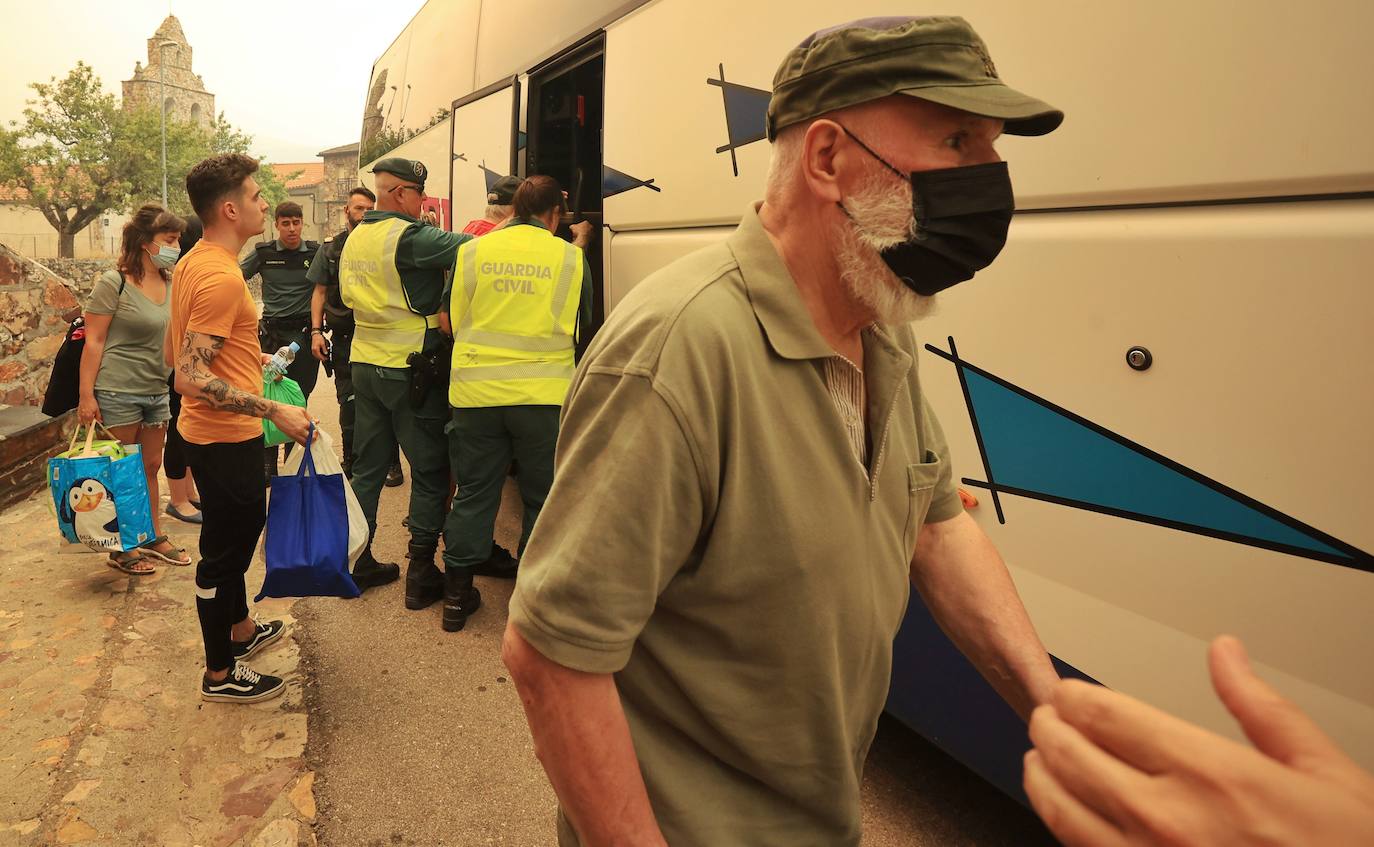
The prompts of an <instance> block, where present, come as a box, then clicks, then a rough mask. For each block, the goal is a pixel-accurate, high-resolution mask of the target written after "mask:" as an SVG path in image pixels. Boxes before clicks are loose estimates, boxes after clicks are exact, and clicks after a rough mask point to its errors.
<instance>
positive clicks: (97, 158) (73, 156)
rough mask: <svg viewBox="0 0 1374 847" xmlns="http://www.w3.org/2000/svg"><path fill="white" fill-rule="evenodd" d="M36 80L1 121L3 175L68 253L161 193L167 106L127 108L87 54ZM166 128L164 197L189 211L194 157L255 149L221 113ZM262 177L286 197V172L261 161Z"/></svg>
mask: <svg viewBox="0 0 1374 847" xmlns="http://www.w3.org/2000/svg"><path fill="white" fill-rule="evenodd" d="M30 88H32V89H33V90H34V92H35V94H36V97H35V99H33V100H30V101H29V102H28V107H27V108H26V109H25V110H24V120H23V122H22V123H18V122H11V124H10V126H9V127H8V128H5V127H0V185H6V186H9V187H11V188H17V189H21V193H22V194H24V195H27V199H28V200H29V202H31V203H32V204H33V205H34V206H35V207H36V208H37V209H38V210H39V211H40V212H42V213H43V217H44V218H46V219H47V221H48V223H49V224H51V225H52V227H53V229H55V230H57V234H58V255H60V256H64V257H71V256H72V255H73V254H74V252H75V250H74V247H75V239H76V234H77V233H78V232H80V231H81V230H83V229H85V228H86V227H87V226H88V225H89V224H90V223H91V221H93V220H95V219H96V218H98V217H100V216H101V214H103V213H104V212H106V211H108V210H110V209H128V208H131V207H134V206H137V205H140V204H142V203H145V202H150V201H152V202H160V201H161V197H162V159H161V147H162V139H161V132H162V126H161V116H160V115H159V114H158V109H157V107H156V106H130V107H128V108H123V109H121V108H120V107H119V106H118V104H117V103H116V102H115V98H114V97H113V96H112V95H109V94H105V93H103V92H102V90H101V84H100V79H99V77H97V76H96V75H95V74H94V72H93V71H92V70H91V68H90V66H89V65H87V64H85V63H84V62H77V64H76V67H75V68H73V69H72V70H71V72H70V73H68V74H67V76H66V77H65V78H64V79H61V80H58V79H56V78H53V79H52V80H50V81H49V82H47V83H32V84H30ZM166 134H167V205H168V206H170V207H171V208H172V210H173V211H176V212H178V213H180V214H189V213H190V212H191V208H190V201H189V199H188V198H187V196H186V174H187V172H188V171H190V170H191V168H192V167H194V166H195V164H196V163H197V162H199V161H201V160H202V159H205V158H206V157H208V156H211V155H214V154H217V153H245V154H250V155H251V153H250V151H251V150H252V144H253V138H252V136H250V135H248V134H246V133H244V132H242V131H240V130H238V129H236V128H235V127H234V126H233V125H231V124H230V123H229V122H228V121H227V120H226V119H225V117H224V115H222V114H221V115H219V116H217V117H216V118H215V119H214V120H213V121H211V124H210V126H209V128H205V127H200V126H197V125H195V124H191V123H187V122H183V121H179V120H168V121H167V122H166ZM260 161H262V160H261V159H260ZM295 175H296V174H290V175H288V176H287V179H291V178H293V177H294V176H295ZM257 180H258V183H259V184H260V185H261V186H262V192H263V197H264V198H265V199H266V200H267V202H268V203H270V204H271V205H273V206H275V205H276V204H277V203H279V202H281V201H282V200H285V199H286V197H287V193H286V186H285V183H284V181H283V180H282V179H280V178H279V177H278V176H277V174H276V172H275V171H273V170H272V168H271V167H270V166H269V165H268V164H267V163H266V162H265V161H262V167H261V168H260V169H259V171H258V173H257Z"/></svg>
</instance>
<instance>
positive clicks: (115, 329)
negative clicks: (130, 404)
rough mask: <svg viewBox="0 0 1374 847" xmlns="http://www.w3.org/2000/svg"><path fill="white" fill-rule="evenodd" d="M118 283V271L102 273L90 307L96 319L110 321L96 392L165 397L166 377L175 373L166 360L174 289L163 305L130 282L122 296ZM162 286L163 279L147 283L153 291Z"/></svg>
mask: <svg viewBox="0 0 1374 847" xmlns="http://www.w3.org/2000/svg"><path fill="white" fill-rule="evenodd" d="M119 283H120V274H119V271H106V272H105V273H103V274H101V275H100V278H99V279H97V280H96V282H95V287H94V288H92V289H91V299H90V301H89V302H88V303H87V304H86V311H87V312H88V313H90V314H92V315H110V316H111V317H110V328H109V330H108V331H107V332H106V333H105V352H104V353H103V354H102V355H101V357H100V370H99V371H98V372H97V373H96V376H95V388H96V390H98V391H118V392H122V393H124V394H144V395H158V394H166V393H167V374H169V373H171V370H172V369H171V368H169V367H167V361H166V360H165V359H164V358H163V344H164V343H165V341H166V335H167V321H168V320H170V319H171V316H172V287H171V286H170V285H167V286H166V288H167V291H166V294H165V295H164V296H163V299H162V302H161V303H154V302H153V301H152V300H149V299H148V295H146V294H144V293H143V292H142V291H141V290H140V289H139V287H138V286H137V285H135V284H134V283H133V282H132V281H130V282H129V283H127V284H126V285H125V286H124V293H122V294H121V293H120V292H119ZM164 284H165V283H163V281H162V280H161V279H155V280H153V281H152V282H150V283H148V285H149V286H150V287H155V286H158V285H164Z"/></svg>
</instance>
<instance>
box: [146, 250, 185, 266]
mask: <svg viewBox="0 0 1374 847" xmlns="http://www.w3.org/2000/svg"><path fill="white" fill-rule="evenodd" d="M148 257H149V258H151V259H152V260H153V264H154V265H157V266H158V267H159V268H161V269H162V270H164V271H166V270H171V269H172V268H173V267H174V266H175V265H176V263H177V259H180V258H181V248H180V247H173V246H171V245H169V244H164V245H162V246H161V247H159V248H158V251H157V252H156V253H149V254H148Z"/></svg>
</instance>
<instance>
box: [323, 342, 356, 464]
mask: <svg viewBox="0 0 1374 847" xmlns="http://www.w3.org/2000/svg"><path fill="white" fill-rule="evenodd" d="M329 343H330V346H331V355H330V361H331V362H333V364H334V396H335V397H337V398H338V399H339V431H340V432H342V433H343V455H344V458H345V459H347V460H349V461H352V460H353V420H354V418H355V412H354V410H353V407H354V402H353V365H352V364H351V358H352V355H353V330H352V329H349V330H348V331H347V332H345V331H343V330H342V329H336V330H334V334H333V335H332V336H331V337H330V339H329Z"/></svg>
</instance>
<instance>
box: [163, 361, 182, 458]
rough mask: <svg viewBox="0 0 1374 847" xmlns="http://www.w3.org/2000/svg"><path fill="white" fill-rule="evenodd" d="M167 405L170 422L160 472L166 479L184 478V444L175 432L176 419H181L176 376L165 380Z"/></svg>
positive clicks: (179, 396)
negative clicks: (165, 475) (170, 417)
mask: <svg viewBox="0 0 1374 847" xmlns="http://www.w3.org/2000/svg"><path fill="white" fill-rule="evenodd" d="M167 389H168V393H167V405H168V406H170V407H171V410H172V420H171V422H169V423H168V424H167V444H166V445H165V446H164V447H163V448H162V470H163V472H165V473H166V474H167V478H168V479H185V478H186V468H187V463H186V442H185V441H184V440H182V438H181V433H180V432H178V431H177V418H179V417H181V395H180V394H178V393H177V386H176V376H175V375H173V376H170V377H168V378H167Z"/></svg>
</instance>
